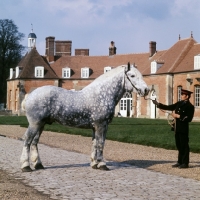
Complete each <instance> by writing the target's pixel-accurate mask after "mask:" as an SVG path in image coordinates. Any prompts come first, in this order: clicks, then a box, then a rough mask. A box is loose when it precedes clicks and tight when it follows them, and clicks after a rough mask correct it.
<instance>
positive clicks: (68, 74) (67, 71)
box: [62, 67, 71, 78]
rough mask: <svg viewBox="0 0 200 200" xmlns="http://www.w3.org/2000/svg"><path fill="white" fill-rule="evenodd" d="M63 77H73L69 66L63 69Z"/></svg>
mask: <svg viewBox="0 0 200 200" xmlns="http://www.w3.org/2000/svg"><path fill="white" fill-rule="evenodd" d="M62 77H63V78H70V77H71V69H70V68H69V67H66V68H63V69H62Z"/></svg>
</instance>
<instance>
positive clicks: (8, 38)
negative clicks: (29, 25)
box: [0, 19, 25, 103]
mask: <svg viewBox="0 0 200 200" xmlns="http://www.w3.org/2000/svg"><path fill="white" fill-rule="evenodd" d="M24 36H25V35H24V34H23V33H20V32H18V27H17V26H16V25H15V24H14V22H13V21H12V20H9V19H0V103H5V102H6V94H7V89H6V88H7V82H6V79H7V78H8V77H9V71H10V68H13V67H16V65H17V64H18V63H19V61H20V60H21V58H22V53H23V51H24V49H25V47H24V46H22V45H21V44H20V41H22V40H23V38H24Z"/></svg>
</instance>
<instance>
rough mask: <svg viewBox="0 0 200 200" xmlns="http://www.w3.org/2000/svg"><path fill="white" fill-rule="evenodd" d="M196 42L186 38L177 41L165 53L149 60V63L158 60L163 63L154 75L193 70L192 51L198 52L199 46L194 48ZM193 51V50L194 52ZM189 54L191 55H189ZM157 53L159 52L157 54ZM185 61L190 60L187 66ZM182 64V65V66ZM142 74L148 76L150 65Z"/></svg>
mask: <svg viewBox="0 0 200 200" xmlns="http://www.w3.org/2000/svg"><path fill="white" fill-rule="evenodd" d="M196 44H197V42H196V41H195V40H194V39H193V38H187V39H183V40H179V41H178V42H176V43H175V44H174V45H173V46H172V47H171V48H169V49H168V50H167V51H165V52H163V53H161V55H157V53H156V54H155V55H154V56H155V57H154V56H153V57H152V58H151V61H153V60H158V61H163V62H164V64H163V65H162V67H160V68H159V69H158V70H157V72H156V74H162V73H175V72H183V71H191V70H193V69H194V55H195V54H194V51H196V52H198V49H199V52H200V46H198V47H196V48H195V46H197V45H196ZM194 49H195V50H194ZM189 52H191V53H189ZM158 53H159V52H158ZM185 60H190V63H188V65H187V64H186V63H185ZM183 62H184V65H183ZM143 74H146V75H147V74H150V65H149V67H147V68H146V71H144V72H143Z"/></svg>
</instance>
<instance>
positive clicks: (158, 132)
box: [0, 116, 200, 153]
mask: <svg viewBox="0 0 200 200" xmlns="http://www.w3.org/2000/svg"><path fill="white" fill-rule="evenodd" d="M0 124H5V125H20V126H22V127H27V126H28V122H27V119H26V117H25V116H19V117H18V116H2V117H0ZM199 129H200V123H199V122H192V123H190V150H191V152H195V153H200V145H199V142H200V133H199ZM45 130H48V131H54V132H60V133H66V134H74V135H82V136H85V137H91V136H92V130H90V129H78V128H72V127H65V126H62V125H60V124H57V123H53V124H52V125H46V126H45ZM106 138H107V139H109V140H115V141H120V142H126V143H134V144H141V145H146V146H153V147H160V148H165V149H176V147H175V141H174V132H173V131H171V128H170V126H169V125H168V123H167V120H162V119H138V118H114V119H113V121H112V123H110V124H109V126H108V132H107V136H106Z"/></svg>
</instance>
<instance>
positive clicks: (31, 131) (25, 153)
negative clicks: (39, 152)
mask: <svg viewBox="0 0 200 200" xmlns="http://www.w3.org/2000/svg"><path fill="white" fill-rule="evenodd" d="M39 131H40V126H39V125H29V127H28V129H27V130H26V132H25V135H24V139H25V140H24V146H23V150H22V155H21V158H20V162H21V169H22V171H23V172H30V171H32V169H31V168H30V163H29V154H30V145H31V143H32V141H33V138H34V137H35V136H36V135H37V133H39Z"/></svg>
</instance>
